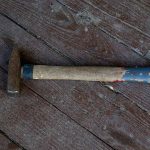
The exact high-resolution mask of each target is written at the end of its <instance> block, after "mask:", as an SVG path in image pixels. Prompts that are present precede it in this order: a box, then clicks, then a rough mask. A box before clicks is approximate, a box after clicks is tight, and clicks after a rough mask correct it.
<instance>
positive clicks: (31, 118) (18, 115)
mask: <svg viewBox="0 0 150 150" xmlns="http://www.w3.org/2000/svg"><path fill="white" fill-rule="evenodd" d="M6 78H7V76H6V74H5V73H4V72H3V71H2V70H1V69H0V96H1V99H0V103H1V105H0V129H1V130H2V131H3V132H5V133H6V134H7V135H8V136H9V137H10V138H11V139H13V140H14V141H17V143H19V144H20V145H22V146H23V147H24V148H25V149H31V150H34V149H35V150H46V149H66V150H70V149H75V150H77V149H87V150H88V149H89V150H91V149H95V150H96V149H99V150H108V149H111V148H110V147H108V146H107V145H106V144H104V143H103V142H102V141H100V140H99V139H98V138H97V137H95V136H93V135H92V134H91V133H89V132H87V130H86V129H83V128H82V127H81V126H79V125H78V124H77V123H75V122H74V121H73V120H72V119H70V117H67V116H66V115H65V114H64V113H62V112H61V111H59V110H58V109H57V108H56V107H54V106H52V105H51V104H49V103H48V102H47V101H45V100H43V99H42V98H41V97H39V96H38V95H36V94H35V93H33V92H32V91H31V90H29V89H28V88H26V87H25V86H23V91H22V95H21V97H18V98H15V99H14V98H9V97H8V96H7V95H6V91H5V88H4V87H5V86H6ZM4 85H5V86H4Z"/></svg>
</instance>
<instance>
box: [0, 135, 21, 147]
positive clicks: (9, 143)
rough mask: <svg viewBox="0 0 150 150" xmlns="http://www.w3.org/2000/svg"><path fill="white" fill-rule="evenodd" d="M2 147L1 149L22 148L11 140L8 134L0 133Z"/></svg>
mask: <svg viewBox="0 0 150 150" xmlns="http://www.w3.org/2000/svg"><path fill="white" fill-rule="evenodd" d="M0 149H1V150H12V149H13V150H21V148H20V147H18V146H17V145H16V144H15V143H13V142H12V141H10V140H9V139H8V138H7V137H6V136H4V135H3V134H1V133H0Z"/></svg>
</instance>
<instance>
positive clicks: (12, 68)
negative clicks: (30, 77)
mask: <svg viewBox="0 0 150 150" xmlns="http://www.w3.org/2000/svg"><path fill="white" fill-rule="evenodd" d="M20 72H21V62H20V54H19V51H18V50H17V49H16V48H15V49H13V51H12V53H11V57H10V60H9V66H8V83H7V93H8V95H10V96H12V97H14V96H18V95H19V94H20Z"/></svg>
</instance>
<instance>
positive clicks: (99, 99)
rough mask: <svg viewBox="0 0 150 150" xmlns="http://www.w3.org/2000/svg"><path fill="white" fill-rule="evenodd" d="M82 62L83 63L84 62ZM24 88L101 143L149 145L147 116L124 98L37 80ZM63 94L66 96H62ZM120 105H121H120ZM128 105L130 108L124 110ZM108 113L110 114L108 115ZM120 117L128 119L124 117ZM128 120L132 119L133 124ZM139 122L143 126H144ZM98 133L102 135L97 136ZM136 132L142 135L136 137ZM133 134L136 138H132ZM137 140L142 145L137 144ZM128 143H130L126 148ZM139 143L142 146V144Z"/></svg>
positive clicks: (80, 86)
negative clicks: (98, 138) (32, 91)
mask: <svg viewBox="0 0 150 150" xmlns="http://www.w3.org/2000/svg"><path fill="white" fill-rule="evenodd" d="M5 31H6V29H5ZM18 43H19V42H18ZM118 47H119V46H118ZM107 49H108V48H107ZM120 51H121V50H120ZM97 53H98V52H97ZM85 58H86V57H85ZM110 59H111V58H110ZM140 60H141V59H140ZM83 61H84V62H86V59H84V60H83ZM92 61H94V60H92ZM126 61H127V60H126ZM140 63H141V62H140ZM141 65H142V63H141ZM28 85H29V86H30V87H31V88H33V90H36V92H37V93H40V94H41V95H42V96H44V98H46V99H48V101H50V102H51V103H53V104H54V105H55V106H57V107H59V108H60V109H61V110H63V111H64V112H66V113H67V114H68V115H70V116H71V117H72V118H73V119H74V120H76V121H77V122H78V123H80V124H81V125H83V126H85V127H86V128H87V129H88V130H90V131H91V132H93V133H94V134H95V135H97V136H99V137H100V138H102V139H103V140H105V141H107V142H109V143H110V144H111V145H112V146H114V147H115V148H118V149H125V148H126V147H125V146H127V147H128V149H136V148H137V146H138V147H139V149H148V147H149V143H148V140H147V134H149V128H148V127H147V125H149V121H148V120H147V119H149V116H148V117H147V114H145V113H143V111H142V110H141V109H140V108H139V107H137V106H136V105H135V104H132V103H131V102H130V101H129V100H128V99H124V98H123V97H120V96H118V94H115V93H113V92H111V91H109V90H107V89H105V88H104V87H102V86H100V85H99V84H98V83H84V82H78V83H77V82H66V81H63V82H62V81H61V82H54V81H51V82H48V81H45V82H40V81H39V82H28ZM95 89H96V91H95ZM41 91H42V92H41ZM65 93H67V94H66V95H65ZM57 94H58V95H57ZM62 95H63V96H62ZM79 95H80V96H79ZM61 100H62V101H61ZM60 101H61V102H60ZM87 101H88V102H87ZM120 101H121V103H120ZM124 101H127V103H125V104H124V103H123V102H124ZM111 103H112V104H111ZM121 104H123V106H122V105H121ZM131 104H132V107H133V108H130V107H128V106H130V105H131ZM118 105H121V107H118ZM124 105H125V106H124ZM126 107H127V108H126ZM111 110H114V111H113V112H112V111H111ZM124 110H125V114H124V113H123V115H122V116H120V111H121V112H122V111H124ZM106 112H107V113H106ZM133 112H136V113H137V114H138V112H139V113H140V114H141V115H142V117H141V115H139V116H136V115H137V114H135V113H133ZM105 113H106V114H105ZM103 115H104V116H107V117H108V119H106V117H104V118H103V120H107V122H105V123H107V125H106V126H105V124H104V122H103V120H101V118H102V116H103ZM118 116H119V117H118ZM124 116H128V118H127V117H124ZM143 116H144V117H143ZM115 117H116V118H117V119H118V118H119V119H118V120H117V119H112V121H111V122H109V120H110V118H115ZM141 118H142V119H143V120H142V119H141ZM146 118H147V119H146ZM132 120H136V122H135V124H134V123H133V125H132ZM141 120H142V121H143V122H144V123H145V124H144V127H143V124H142V122H141ZM120 122H121V123H120ZM103 125H104V126H103ZM119 125H120V126H121V125H123V126H124V128H123V129H122V128H121V129H120V128H119ZM136 125H137V126H142V127H143V129H144V130H143V129H138V130H137V129H136V128H135V126H136ZM109 126H111V127H112V126H115V128H113V131H112V129H111V128H108V127H109ZM129 128H130V130H129ZM146 130H147V132H146ZM102 131H103V134H101V132H102ZM131 131H132V132H133V133H132V132H131ZM139 132H140V133H141V134H142V136H141V135H139V134H138V133H139ZM125 133H126V134H125ZM130 133H131V135H130ZM133 135H136V136H135V137H134V138H133ZM121 137H123V138H121ZM120 139H121V140H120ZM140 140H141V141H142V143H140V142H139V141H140ZM130 143H134V144H131V145H130ZM143 143H144V144H145V145H143ZM124 145H125V146H124ZM132 145H133V146H132Z"/></svg>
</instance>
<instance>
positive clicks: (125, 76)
mask: <svg viewBox="0 0 150 150" xmlns="http://www.w3.org/2000/svg"><path fill="white" fill-rule="evenodd" d="M21 78H22V79H24V80H31V79H42V80H43V79H48V80H84V81H101V82H116V81H118V82H119V81H137V82H146V83H150V67H145V68H123V67H100V66H80V67H76V66H74V67H71V66H45V65H32V64H24V65H21V55H20V52H19V51H18V50H17V49H13V51H12V53H11V56H10V60H9V66H8V82H7V93H8V94H9V95H10V96H17V95H19V94H20V80H21Z"/></svg>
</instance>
